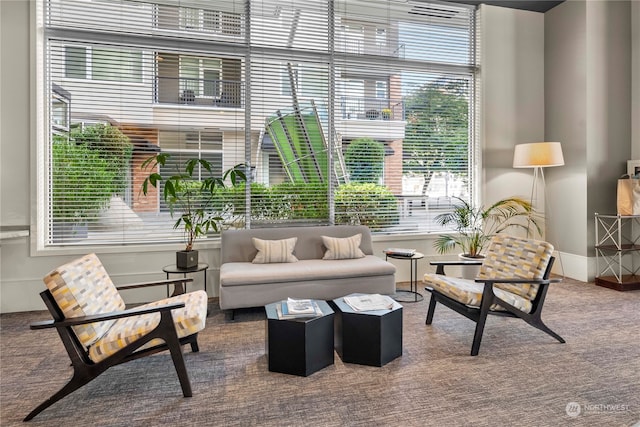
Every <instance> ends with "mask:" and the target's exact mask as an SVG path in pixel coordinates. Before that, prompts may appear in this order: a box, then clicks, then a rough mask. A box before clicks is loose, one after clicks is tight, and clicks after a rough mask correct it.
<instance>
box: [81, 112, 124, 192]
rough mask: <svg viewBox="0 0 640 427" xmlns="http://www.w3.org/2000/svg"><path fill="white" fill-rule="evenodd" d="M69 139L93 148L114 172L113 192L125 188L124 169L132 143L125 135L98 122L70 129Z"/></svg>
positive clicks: (112, 127) (90, 148) (113, 127)
mask: <svg viewBox="0 0 640 427" xmlns="http://www.w3.org/2000/svg"><path fill="white" fill-rule="evenodd" d="M71 140H72V141H74V142H75V143H76V144H77V145H84V146H86V147H87V148H88V149H89V150H93V151H94V152H95V154H97V155H98V156H99V157H100V158H102V159H104V160H105V161H106V162H107V164H108V167H109V168H110V169H112V170H113V171H115V172H116V175H115V176H114V182H113V186H114V187H115V188H114V190H115V191H113V192H114V193H118V192H121V191H123V190H124V189H125V188H126V185H127V173H126V170H127V168H128V167H129V161H130V160H131V153H132V151H133V145H132V144H131V141H130V140H129V137H128V136H127V135H125V134H124V133H122V131H121V130H120V129H118V128H117V127H115V126H112V125H110V124H102V123H99V124H96V125H91V126H83V127H78V128H74V129H72V130H71Z"/></svg>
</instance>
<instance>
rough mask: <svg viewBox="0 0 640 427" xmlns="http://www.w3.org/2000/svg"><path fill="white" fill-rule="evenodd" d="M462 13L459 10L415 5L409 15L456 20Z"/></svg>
mask: <svg viewBox="0 0 640 427" xmlns="http://www.w3.org/2000/svg"><path fill="white" fill-rule="evenodd" d="M459 13H460V11H459V10H455V9H448V8H446V7H434V6H433V5H432V6H424V5H414V6H413V7H412V8H411V10H410V11H409V15H420V16H428V17H431V18H444V19H451V18H455V17H456V16H457V15H458V14H459Z"/></svg>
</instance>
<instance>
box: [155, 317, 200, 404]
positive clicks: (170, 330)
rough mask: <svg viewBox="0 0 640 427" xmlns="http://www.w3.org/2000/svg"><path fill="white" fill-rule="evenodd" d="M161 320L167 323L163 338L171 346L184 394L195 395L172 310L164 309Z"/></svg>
mask: <svg viewBox="0 0 640 427" xmlns="http://www.w3.org/2000/svg"><path fill="white" fill-rule="evenodd" d="M160 322H161V323H164V324H165V328H164V329H165V334H164V337H163V339H164V340H165V342H166V343H167V347H169V352H171V359H172V360H173V366H174V367H175V368H176V373H177V374H178V379H179V380H180V386H181V387H182V394H183V395H184V397H191V396H193V392H192V391H191V382H190V381H189V374H188V373H187V367H186V366H185V364H184V357H183V355H182V347H181V346H180V341H179V340H178V335H177V334H176V330H175V327H174V325H173V319H172V317H171V312H168V311H163V312H162V317H161V318H160ZM192 348H193V347H192Z"/></svg>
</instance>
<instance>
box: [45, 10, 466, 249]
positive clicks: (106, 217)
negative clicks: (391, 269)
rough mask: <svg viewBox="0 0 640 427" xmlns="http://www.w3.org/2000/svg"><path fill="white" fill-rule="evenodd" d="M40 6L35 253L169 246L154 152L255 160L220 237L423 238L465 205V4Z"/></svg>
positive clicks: (178, 160) (224, 165) (220, 166)
mask: <svg viewBox="0 0 640 427" xmlns="http://www.w3.org/2000/svg"><path fill="white" fill-rule="evenodd" d="M42 1H43V4H44V6H45V7H44V8H43V11H44V20H43V22H44V26H45V29H44V30H45V31H44V32H43V34H44V46H45V48H44V49H43V51H42V54H43V55H44V59H45V61H44V63H45V64H46V67H45V68H46V85H45V88H46V90H45V93H44V94H42V95H43V97H44V99H46V103H45V105H47V107H46V111H45V113H46V117H47V119H46V120H47V123H48V125H47V128H48V129H49V132H48V133H47V138H46V140H44V141H42V143H43V144H44V146H45V147H46V150H45V152H46V156H45V162H46V163H45V165H43V166H44V167H43V168H42V170H45V171H47V172H46V173H47V176H46V177H45V178H46V179H45V180H44V181H45V182H46V186H45V188H44V189H43V191H42V192H41V194H42V197H41V198H40V201H41V206H42V208H43V210H44V211H45V212H47V214H46V221H45V223H44V224H42V226H43V227H44V228H45V229H46V231H47V233H46V234H45V235H46V236H47V238H46V241H45V242H43V244H44V245H45V246H47V245H51V246H58V245H85V244H91V245H95V244H129V243H145V242H149V243H151V242H158V241H180V240H181V239H182V236H181V233H180V232H179V230H178V231H175V230H173V229H172V227H171V226H172V224H173V222H175V220H173V219H172V218H171V215H170V213H169V211H168V208H167V206H165V204H164V203H163V201H162V200H161V199H162V197H161V196H160V193H159V192H158V191H157V190H152V191H150V193H149V194H148V195H147V196H146V197H143V196H142V195H141V193H140V190H141V184H142V181H143V180H144V178H145V176H146V175H148V173H149V172H150V171H146V172H145V171H142V170H141V169H140V165H141V163H142V162H143V161H144V160H145V159H146V158H148V157H149V156H150V155H153V154H154V153H157V152H160V151H161V152H167V153H169V154H171V156H172V158H171V161H170V162H169V163H167V164H166V165H165V166H164V167H163V168H162V169H161V170H158V172H159V173H161V174H162V175H163V176H169V175H170V174H172V173H175V170H176V168H179V167H180V165H181V164H182V162H184V161H186V159H188V158H193V157H197V158H201V159H206V160H208V161H210V162H211V164H212V165H214V170H215V172H216V173H218V174H220V173H222V172H223V171H224V170H226V169H228V168H230V167H231V166H233V165H235V164H238V163H246V164H247V165H249V166H251V169H250V172H251V173H250V174H249V175H250V182H249V183H247V185H249V186H250V189H249V190H248V192H246V189H245V188H244V186H242V187H240V188H235V189H229V190H228V191H227V192H226V193H224V197H225V198H226V199H225V200H231V201H232V202H233V206H232V207H231V208H229V206H228V205H227V207H226V208H225V211H224V216H225V218H226V219H227V226H230V227H245V226H251V227H259V226H263V225H264V224H266V223H277V224H282V223H294V224H297V223H304V224H307V223H362V224H366V225H369V226H370V227H371V228H372V229H373V230H374V231H377V232H384V233H413V232H415V231H427V232H428V231H434V230H436V228H435V227H437V226H435V225H434V224H433V221H432V219H433V217H434V216H435V214H436V213H437V212H438V210H441V209H447V208H449V207H450V206H451V200H452V197H454V196H457V197H462V198H465V199H469V198H471V197H472V196H473V194H472V192H473V189H474V183H473V176H474V174H473V164H474V163H473V153H474V150H475V138H474V135H475V120H474V117H475V109H474V108H473V106H474V105H475V85H476V72H477V67H476V51H475V49H474V46H475V16H474V13H475V12H474V9H473V8H469V7H465V6H458V5H452V4H442V3H430V2H426V1H425V2H417V1H409V2H398V1H386V0H380V1H360V0H349V1H333V0H322V1H321V0H304V1H303V0H290V1H288V2H280V1H276V0H255V1H241V0H238V1H222V0H210V1H204V0H183V1H179V0H156V1H150V0H149V1H133V0H132V1H126V0H125V1H123V0H117V1H116V0H114V1H111V0H42ZM200 172H202V171H200ZM160 191H161V190H160ZM246 194H250V198H249V199H248V200H247V198H246ZM247 201H249V204H247Z"/></svg>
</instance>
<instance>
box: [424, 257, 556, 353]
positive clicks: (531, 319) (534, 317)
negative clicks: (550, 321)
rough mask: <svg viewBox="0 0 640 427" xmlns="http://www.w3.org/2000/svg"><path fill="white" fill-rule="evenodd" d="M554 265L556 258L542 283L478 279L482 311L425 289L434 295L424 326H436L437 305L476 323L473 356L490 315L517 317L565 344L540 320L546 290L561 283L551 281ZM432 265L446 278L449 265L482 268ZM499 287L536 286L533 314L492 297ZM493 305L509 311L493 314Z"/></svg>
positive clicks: (525, 280)
mask: <svg viewBox="0 0 640 427" xmlns="http://www.w3.org/2000/svg"><path fill="white" fill-rule="evenodd" d="M554 261H555V258H554V257H551V258H550V259H549V264H547V268H546V270H545V273H544V275H543V278H542V279H541V280H529V279H510V278H494V279H476V280H475V282H476V283H483V284H484V290H483V292H482V302H481V304H480V307H471V306H468V305H465V304H462V303H460V302H458V301H456V300H454V299H452V298H450V297H449V296H447V295H445V294H443V293H441V292H438V291H437V290H435V289H432V288H430V287H425V289H426V290H427V291H429V292H431V299H430V300H429V309H428V311H427V319H426V321H425V324H427V325H430V324H431V323H432V322H433V313H434V311H435V309H436V302H439V303H440V304H443V305H445V306H447V307H449V308H450V309H452V310H453V311H456V312H458V313H460V314H462V315H463V316H465V317H467V318H468V319H470V320H472V321H474V322H476V329H475V333H474V335H473V344H472V345H471V356H477V355H478V352H479V351H480V343H481V341H482V333H483V332H484V325H485V323H486V321H487V315H489V314H492V315H495V316H504V317H518V318H520V319H522V320H524V321H525V322H527V323H528V324H529V325H531V326H533V327H534V328H537V329H539V330H541V331H543V332H545V333H547V334H549V335H551V336H552V337H554V338H555V339H556V340H558V341H560V342H561V343H564V342H565V340H564V339H563V338H562V337H561V336H560V335H558V334H556V333H555V332H553V331H552V330H551V329H549V327H548V326H547V325H545V324H544V322H543V321H542V318H541V312H542V306H543V305H544V300H545V298H546V296H547V290H548V287H549V284H551V283H557V282H560V280H559V279H549V275H550V274H551V267H552V266H553V263H554ZM430 264H431V265H435V266H436V274H442V275H444V274H445V273H444V267H445V266H447V265H480V264H482V262H481V261H432V262H430ZM496 283H514V284H518V283H520V284H525V283H530V284H537V285H539V286H538V292H537V293H536V296H535V298H534V299H533V301H532V302H531V304H532V307H531V312H529V313H526V312H524V311H522V310H519V309H517V308H516V307H514V306H512V305H511V304H509V303H508V302H506V301H503V300H501V299H500V298H498V297H497V296H496V295H495V294H494V293H493V285H494V284H496ZM493 304H497V305H499V306H501V307H503V308H504V309H505V310H506V311H494V310H490V307H491V306H492V305H493Z"/></svg>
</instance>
